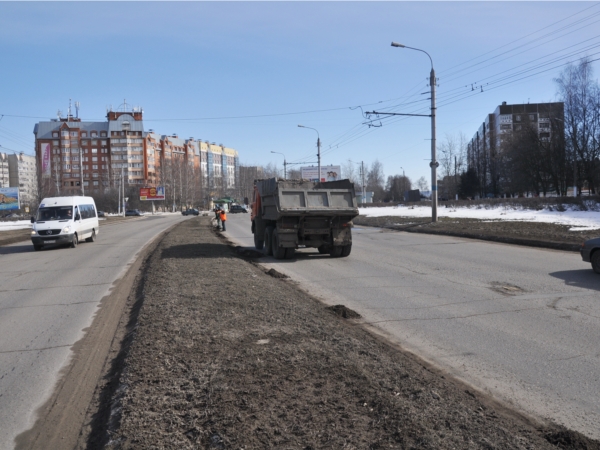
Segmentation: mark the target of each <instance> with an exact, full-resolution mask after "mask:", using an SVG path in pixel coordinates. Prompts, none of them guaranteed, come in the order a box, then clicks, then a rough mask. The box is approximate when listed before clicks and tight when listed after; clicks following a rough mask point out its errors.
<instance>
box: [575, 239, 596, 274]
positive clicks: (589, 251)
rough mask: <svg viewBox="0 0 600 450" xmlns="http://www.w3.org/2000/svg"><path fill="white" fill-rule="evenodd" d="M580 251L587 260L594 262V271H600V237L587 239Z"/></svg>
mask: <svg viewBox="0 0 600 450" xmlns="http://www.w3.org/2000/svg"><path fill="white" fill-rule="evenodd" d="M579 252H580V253H581V258H582V259H583V260H584V261H585V262H589V263H592V269H594V272H596V273H600V237H597V238H594V239H588V240H587V241H585V242H584V243H583V245H582V246H581V249H580V250H579Z"/></svg>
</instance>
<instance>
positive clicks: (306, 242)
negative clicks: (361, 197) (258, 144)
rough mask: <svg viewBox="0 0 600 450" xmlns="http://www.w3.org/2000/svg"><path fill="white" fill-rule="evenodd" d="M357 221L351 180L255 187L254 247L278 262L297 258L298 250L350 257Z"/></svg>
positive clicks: (271, 180) (272, 182)
mask: <svg viewBox="0 0 600 450" xmlns="http://www.w3.org/2000/svg"><path fill="white" fill-rule="evenodd" d="M356 216H358V207H357V204H356V195H355V191H354V183H351V182H350V181H349V180H339V181H328V182H322V183H315V182H311V181H308V180H281V179H277V178H269V179H266V180H256V181H255V182H254V195H253V199H252V214H251V215H250V220H251V221H252V233H253V234H254V246H255V247H256V249H257V250H262V249H264V252H265V254H266V255H269V256H271V255H272V256H274V257H275V258H276V259H289V258H292V257H293V256H294V252H295V250H296V249H297V248H298V247H314V248H317V249H318V250H319V253H328V254H329V255H331V256H333V257H339V256H348V255H350V251H351V249H352V219H353V218H354V217H356Z"/></svg>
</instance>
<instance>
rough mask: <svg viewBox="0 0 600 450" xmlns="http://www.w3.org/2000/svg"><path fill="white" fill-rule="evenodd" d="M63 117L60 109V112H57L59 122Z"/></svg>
mask: <svg viewBox="0 0 600 450" xmlns="http://www.w3.org/2000/svg"><path fill="white" fill-rule="evenodd" d="M61 116H62V111H61V110H60V109H59V110H58V111H56V117H58V120H60V118H61Z"/></svg>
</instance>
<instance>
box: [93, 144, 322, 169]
mask: <svg viewBox="0 0 600 450" xmlns="http://www.w3.org/2000/svg"><path fill="white" fill-rule="evenodd" d="M92 153H98V149H97V148H93V149H92ZM317 172H318V171H317Z"/></svg>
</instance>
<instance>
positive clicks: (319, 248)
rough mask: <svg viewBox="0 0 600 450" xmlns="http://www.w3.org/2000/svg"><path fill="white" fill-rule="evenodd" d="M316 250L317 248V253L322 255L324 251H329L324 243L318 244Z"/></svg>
mask: <svg viewBox="0 0 600 450" xmlns="http://www.w3.org/2000/svg"><path fill="white" fill-rule="evenodd" d="M317 250H319V253H320V254H321V255H324V254H325V253H329V251H328V248H327V246H326V245H319V246H318V247H317Z"/></svg>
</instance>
